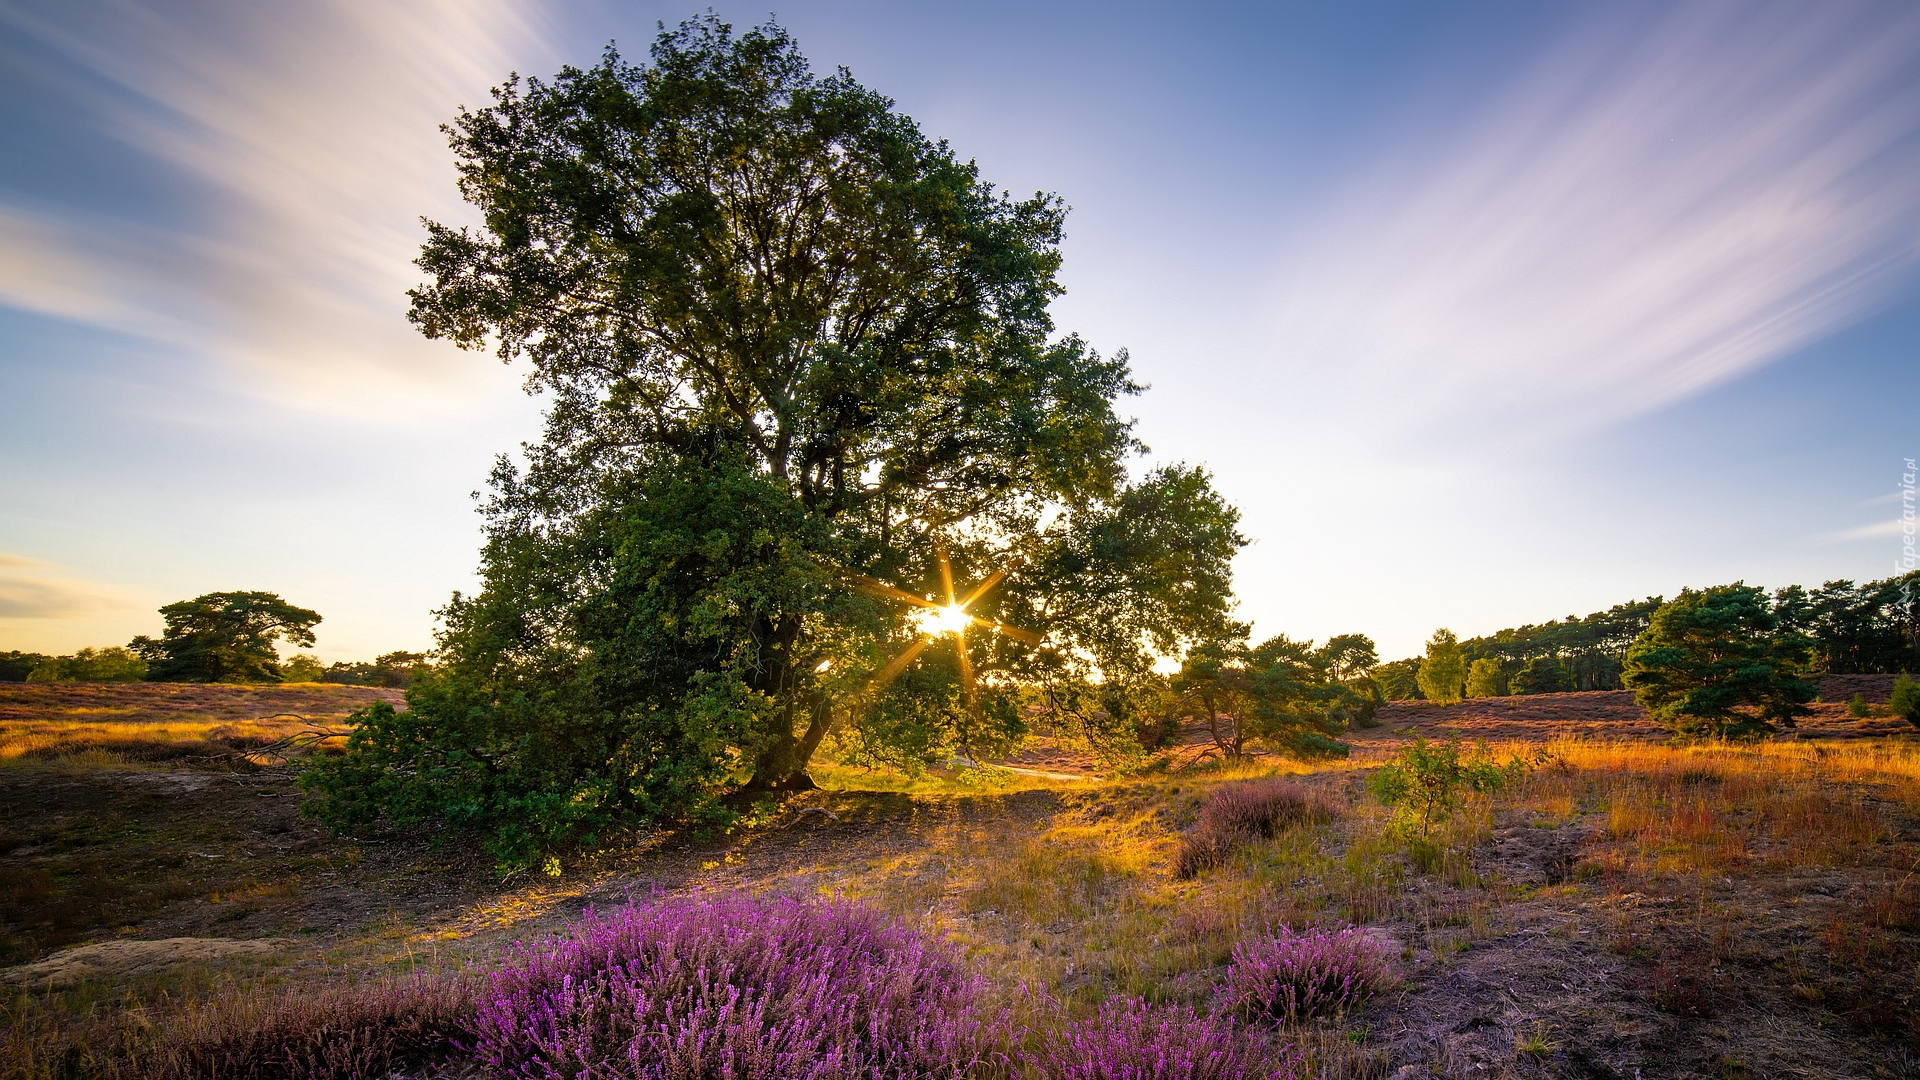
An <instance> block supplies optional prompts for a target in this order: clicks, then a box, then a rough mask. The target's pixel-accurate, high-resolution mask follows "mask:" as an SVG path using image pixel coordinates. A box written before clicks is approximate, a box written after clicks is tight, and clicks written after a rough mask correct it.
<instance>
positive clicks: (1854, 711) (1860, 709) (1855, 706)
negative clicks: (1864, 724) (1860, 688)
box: [1847, 694, 1873, 720]
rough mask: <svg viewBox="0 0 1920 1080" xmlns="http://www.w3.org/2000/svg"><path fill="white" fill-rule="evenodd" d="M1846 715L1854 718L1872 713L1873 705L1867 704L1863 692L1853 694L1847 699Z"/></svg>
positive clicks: (1860, 717)
mask: <svg viewBox="0 0 1920 1080" xmlns="http://www.w3.org/2000/svg"><path fill="white" fill-rule="evenodd" d="M1847 715H1848V716H1851V717H1853V718H1854V719H1855V720H1859V719H1862V718H1863V717H1868V716H1872V715H1873V706H1871V705H1869V704H1867V698H1866V695H1865V694H1855V695H1853V696H1852V697H1850V698H1848V699H1847Z"/></svg>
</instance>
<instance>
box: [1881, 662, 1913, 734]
mask: <svg viewBox="0 0 1920 1080" xmlns="http://www.w3.org/2000/svg"><path fill="white" fill-rule="evenodd" d="M1887 711H1889V712H1891V713H1893V715H1895V716H1897V717H1899V718H1900V719H1902V720H1905V721H1906V722H1907V723H1909V724H1912V725H1913V726H1914V727H1920V682H1914V681H1913V680H1912V679H1910V678H1908V677H1907V676H1905V675H1902V676H1900V677H1899V678H1897V679H1895V680H1893V693H1892V695H1890V696H1889V697H1888V698H1887Z"/></svg>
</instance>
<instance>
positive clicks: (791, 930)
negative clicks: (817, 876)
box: [474, 896, 988, 1080]
mask: <svg viewBox="0 0 1920 1080" xmlns="http://www.w3.org/2000/svg"><path fill="white" fill-rule="evenodd" d="M982 989H983V986H982V983H981V981H980V980H979V979H978V978H977V977H975V976H971V975H968V974H965V973H964V971H963V969H962V967H961V963H960V954H959V952H958V950H957V949H956V948H955V947H954V946H952V945H951V944H950V943H948V942H945V941H942V940H939V939H935V938H931V937H929V936H927V935H925V934H923V933H920V932H917V931H914V930H911V929H908V928H907V927H905V926H902V925H901V924H899V923H897V922H894V921H893V920H891V919H888V918H886V917H884V916H882V915H880V914H879V913H877V912H875V911H873V910H872V909H869V908H866V907H862V906H859V905H856V904H851V903H842V902H814V903H807V902H802V901H798V900H790V899H782V898H766V897H745V896H727V897H722V898H717V899H681V900H668V901H660V902H656V903H652V904H647V905H642V906H636V907H630V908H627V909H625V910H623V911H621V912H619V913H617V914H616V915H614V916H613V917H611V918H609V919H605V920H601V919H597V918H593V917H589V918H588V919H586V920H585V921H583V922H582V923H581V924H580V925H579V926H577V927H576V928H575V929H574V931H573V933H572V935H571V936H570V937H567V938H564V939H560V940H555V941H552V942H548V943H545V944H542V945H538V946H534V947H528V948H525V949H523V950H522V951H521V952H520V954H519V955H518V956H517V957H516V958H515V959H514V960H513V961H511V962H510V963H509V964H508V965H507V966H506V967H505V968H504V969H502V970H501V971H499V972H497V973H495V974H494V975H493V976H492V979H491V982H490V985H489V988H488V990H487V991H486V993H485V995H484V998H483V1000H482V1003H481V1006H480V1009H479V1012H478V1015H477V1018H476V1020H475V1022H474V1033H475V1036H476V1041H475V1046H474V1050H475V1054H476V1056H477V1057H478V1059H479V1060H480V1061H481V1062H482V1063H484V1064H485V1065H486V1066H487V1067H489V1068H491V1069H492V1070H494V1071H495V1072H497V1073H498V1074H500V1075H503V1076H511V1077H528V1078H533V1077H540V1078H546V1077H557V1076H608V1075H618V1076H621V1077H624V1078H631V1080H654V1078H660V1080H665V1078H667V1077H688V1076H705V1077H727V1078H730V1080H756V1078H765V1080H776V1078H777V1080H790V1078H806V1080H837V1078H841V1077H844V1078H847V1080H852V1078H854V1077H861V1078H865V1080H887V1078H891V1077H901V1078H906V1077H933V1076H960V1075H964V1074H966V1073H967V1072H969V1071H970V1070H971V1069H973V1068H974V1066H976V1065H977V1064H978V1063H980V1062H981V1061H982V1060H983V1058H984V1056H985V1053H986V1051H985V1049H984V1047H985V1032H986V1031H987V1030H988V1025H987V1024H986V1023H985V1022H984V1021H983V1017H982V1014H981V1012H980V1008H979V1004H978V1002H979V999H980V997H981V994H982Z"/></svg>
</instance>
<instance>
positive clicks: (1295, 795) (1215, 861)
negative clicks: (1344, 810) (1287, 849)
mask: <svg viewBox="0 0 1920 1080" xmlns="http://www.w3.org/2000/svg"><path fill="white" fill-rule="evenodd" d="M1332 816H1333V814H1332V810H1331V808H1329V807H1328V806H1327V805H1326V804H1325V803H1323V802H1321V801H1320V800H1319V799H1318V798H1316V797H1315V796H1314V795H1313V794H1312V793H1311V792H1309V791H1307V790H1306V789H1305V788H1303V787H1301V786H1300V785H1298V784H1294V783H1290V782H1288V781H1286V780H1281V779H1279V778H1278V777H1268V778H1265V779H1260V780H1247V781H1243V782H1240V783H1235V784H1227V785H1224V786H1222V787H1219V788H1216V789H1215V790H1214V792H1213V794H1211V795H1209V796H1207V801H1206V802H1204V803H1201V804H1200V818H1199V820H1198V821H1196V822H1194V825H1193V828H1192V829H1189V830H1188V831H1187V833H1186V835H1184V836H1182V837H1181V838H1180V853H1179V855H1178V856H1177V857H1176V862H1175V872H1176V873H1178V874H1179V876H1181V877H1183V878H1189V877H1192V876H1193V875H1195V874H1197V873H1199V872H1200V871H1202V870H1205V869H1207V868H1208V867H1211V866H1218V865H1219V864H1220V863H1222V862H1225V861H1226V859H1227V857H1228V856H1229V855H1231V854H1233V852H1234V851H1235V849H1237V848H1240V847H1242V846H1244V845H1246V844H1250V843H1252V842H1253V841H1255V840H1259V839H1261V838H1264V837H1269V836H1272V835H1273V834H1274V833H1276V832H1278V831H1279V830H1280V829H1282V828H1284V827H1286V826H1288V825H1295V824H1299V823H1302V822H1307V821H1324V820H1326V819H1328V818H1330V817H1332Z"/></svg>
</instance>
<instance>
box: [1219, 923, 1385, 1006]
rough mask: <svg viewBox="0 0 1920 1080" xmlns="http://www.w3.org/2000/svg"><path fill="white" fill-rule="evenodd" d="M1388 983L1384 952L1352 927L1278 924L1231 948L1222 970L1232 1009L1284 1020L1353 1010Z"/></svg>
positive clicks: (1357, 929)
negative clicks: (1300, 927) (1229, 960)
mask: <svg viewBox="0 0 1920 1080" xmlns="http://www.w3.org/2000/svg"><path fill="white" fill-rule="evenodd" d="M1392 981H1393V975H1392V971H1391V969H1390V968H1389V967H1388V965H1387V958H1386V954H1385V951H1384V950H1383V949H1382V948H1381V947H1380V946H1379V945H1378V944H1376V943H1375V942H1374V941H1373V940H1372V939H1370V938H1368V937H1367V934H1366V931H1365V930H1362V929H1361V928H1359V927H1354V926H1349V927H1345V928H1342V929H1339V930H1304V931H1295V930H1293V929H1292V928H1291V927H1288V926H1282V927H1280V928H1279V929H1278V930H1276V931H1275V932H1273V933H1271V934H1267V935H1264V936H1260V937H1254V938H1249V939H1246V940H1243V941H1242V942H1240V944H1238V945H1236V946H1234V949H1233V962H1232V965H1231V966H1230V967H1229V968H1228V971H1227V991H1228V995H1229V999H1230V1001H1231V1002H1232V1006H1233V1008H1234V1009H1235V1010H1237V1011H1239V1012H1240V1013H1242V1014H1243V1015H1247V1016H1256V1017H1268V1018H1272V1019H1275V1020H1280V1021H1283V1022H1286V1023H1295V1022H1298V1021H1301V1020H1307V1019H1311V1018H1313V1017H1320V1016H1335V1015H1339V1014H1341V1013H1346V1012H1350V1011H1352V1010H1354V1009H1358V1008H1359V1007H1360V1006H1362V1005H1364V1004H1366V1003H1367V1002H1368V1001H1369V1000H1371V999H1372V998H1373V996H1374V995H1375V994H1377V993H1379V992H1380V991H1381V990H1383V989H1385V988H1386V987H1387V986H1389V985H1390V984H1391V983H1392Z"/></svg>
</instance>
